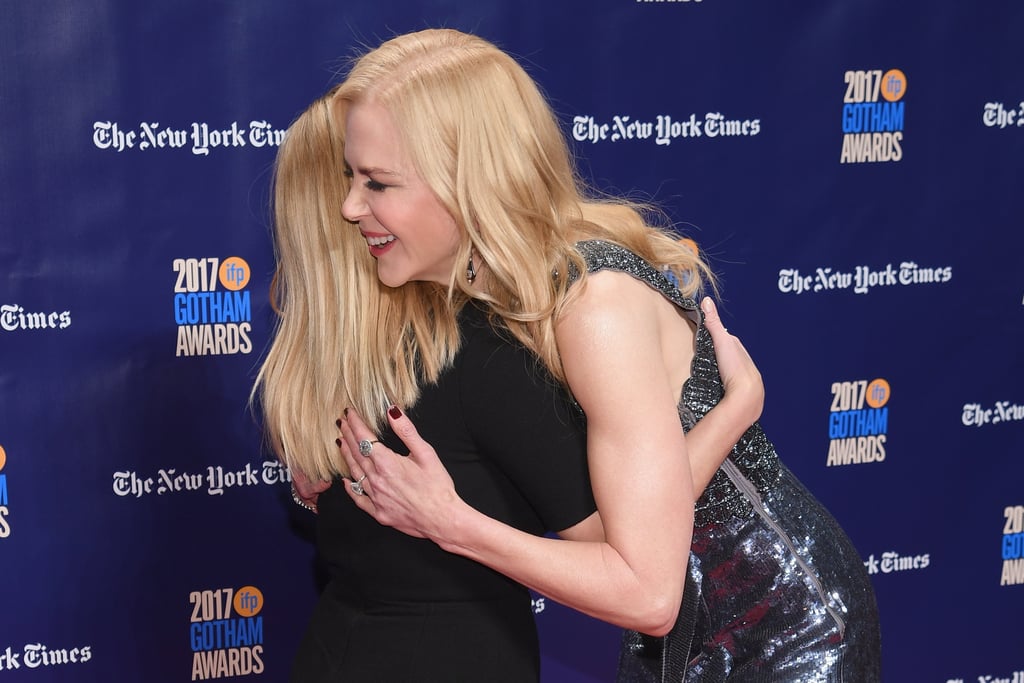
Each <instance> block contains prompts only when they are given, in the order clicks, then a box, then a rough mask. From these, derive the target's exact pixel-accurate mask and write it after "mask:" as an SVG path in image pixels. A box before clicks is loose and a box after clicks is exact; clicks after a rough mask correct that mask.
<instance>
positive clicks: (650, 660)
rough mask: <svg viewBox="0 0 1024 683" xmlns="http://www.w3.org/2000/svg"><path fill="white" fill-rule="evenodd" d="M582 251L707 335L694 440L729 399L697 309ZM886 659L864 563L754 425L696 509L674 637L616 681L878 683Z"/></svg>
mask: <svg viewBox="0 0 1024 683" xmlns="http://www.w3.org/2000/svg"><path fill="white" fill-rule="evenodd" d="M577 249H578V250H579V251H580V253H581V254H582V255H583V256H584V258H585V260H586V262H587V267H588V271H589V272H596V271H599V270H616V271H622V272H626V273H629V274H630V275H632V276H634V277H636V278H638V279H640V280H642V281H644V282H646V283H647V284H648V285H650V286H651V287H652V288H654V289H655V290H657V291H659V292H661V293H662V294H663V295H665V297H666V298H668V299H669V300H670V301H672V302H673V303H675V304H676V305H677V306H679V307H680V308H681V309H683V310H685V311H687V313H688V314H689V315H690V316H691V317H692V318H693V319H694V321H695V322H697V323H698V329H697V342H696V353H695V356H694V360H693V365H692V368H691V377H690V379H689V380H687V382H686V383H685V385H684V386H683V393H682V400H681V402H680V405H679V417H680V420H681V421H682V424H683V427H684V429H685V430H687V431H689V430H690V429H691V428H692V427H693V426H694V425H695V424H696V423H697V421H698V420H700V419H701V418H702V417H703V416H704V415H706V414H707V413H708V412H709V411H710V410H711V409H712V408H713V407H714V406H715V405H716V404H717V403H718V402H719V401H720V400H721V398H722V394H723V386H722V380H721V377H720V376H719V374H718V364H717V362H716V360H715V352H714V346H713V344H712V341H711V335H710V333H709V332H708V331H707V329H706V328H705V327H704V325H703V315H702V314H701V313H700V311H699V308H698V307H697V305H696V302H694V301H693V300H692V299H687V298H685V297H683V296H681V295H680V293H679V291H678V290H677V289H676V288H675V287H674V286H673V285H672V283H671V282H670V281H669V280H668V278H666V277H665V276H664V275H662V273H660V272H659V271H658V270H657V269H655V268H653V267H652V266H650V265H649V264H648V263H646V262H645V261H644V260H642V259H641V258H640V257H638V256H636V255H635V254H633V253H632V252H629V251H627V250H625V249H622V248H621V247H618V246H616V245H613V244H609V243H607V242H602V241H597V240H595V241H588V242H581V243H579V244H577ZM880 658H881V644H880V638H879V626H878V611H877V607H876V603H875V595H874V591H873V589H872V586H871V581H870V579H869V578H868V575H867V571H866V570H865V568H864V565H863V562H862V561H861V559H860V556H859V554H858V553H857V551H856V549H855V548H854V547H853V544H852V543H851V542H850V539H849V538H848V537H847V536H846V534H845V533H844V532H843V530H842V529H841V528H840V526H839V524H838V523H837V522H836V520H835V519H834V518H833V517H832V515H830V514H829V513H828V511H827V510H825V508H824V507H823V506H822V505H821V504H820V503H819V502H818V501H817V500H815V498H814V496H812V495H811V494H810V492H808V491H807V489H806V488H805V487H804V486H803V485H802V484H801V483H800V482H799V481H798V480H797V479H796V477H794V476H793V474H792V473H791V472H790V471H789V470H788V469H787V468H786V467H785V466H784V465H783V464H782V463H781V462H780V461H779V458H778V456H777V455H776V453H775V449H774V447H773V446H772V444H771V442H769V441H768V439H767V438H766V437H765V434H764V432H763V430H762V429H761V427H760V425H759V424H755V425H753V426H752V427H751V428H750V429H748V430H747V432H746V433H745V434H744V435H743V437H742V438H741V439H740V441H739V443H737V444H736V446H734V447H733V450H732V453H730V455H729V457H728V459H726V461H725V463H724V464H723V465H722V467H721V468H720V469H719V470H718V472H717V473H716V474H715V476H714V478H713V479H712V480H711V483H710V484H709V485H708V487H707V488H706V489H705V491H704V493H703V495H701V497H700V498H699V499H698V500H697V504H696V509H695V520H694V532H693V543H692V545H691V548H690V562H689V565H688V566H687V581H686V588H685V592H684V595H683V603H682V607H681V609H680V613H679V618H678V620H677V622H676V625H675V627H674V628H673V629H672V631H671V632H670V633H669V634H668V635H667V636H664V637H660V638H655V637H651V636H646V635H643V634H640V633H636V632H632V631H627V632H626V633H625V634H624V637H623V643H622V652H621V654H620V657H619V673H618V680H619V681H620V682H623V683H627V682H628V683H634V682H639V681H687V682H696V681H701V682H709V681H749V682H761V681H765V682H767V681H785V682H789V681H792V682H797V681H799V682H800V683H811V682H815V683H816V682H819V681H820V682H829V683H833V682H844V683H872V682H873V681H878V680H879V676H880V674H879V665H880Z"/></svg>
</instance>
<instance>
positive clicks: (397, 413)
mask: <svg viewBox="0 0 1024 683" xmlns="http://www.w3.org/2000/svg"><path fill="white" fill-rule="evenodd" d="M388 415H390V416H391V417H392V418H394V419H396V420H397V419H398V418H400V417H402V411H401V410H400V409H399V408H398V406H391V407H390V408H388Z"/></svg>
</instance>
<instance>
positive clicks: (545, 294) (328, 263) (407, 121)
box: [254, 29, 711, 478]
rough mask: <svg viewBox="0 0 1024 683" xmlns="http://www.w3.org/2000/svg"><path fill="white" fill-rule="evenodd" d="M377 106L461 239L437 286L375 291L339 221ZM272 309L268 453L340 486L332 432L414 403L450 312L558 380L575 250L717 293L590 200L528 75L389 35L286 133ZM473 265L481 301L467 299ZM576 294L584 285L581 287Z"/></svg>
mask: <svg viewBox="0 0 1024 683" xmlns="http://www.w3.org/2000/svg"><path fill="white" fill-rule="evenodd" d="M371 101H372V102H374V103H375V104H378V105H382V106H383V107H385V108H386V109H387V110H388V111H389V113H390V114H391V115H392V116H393V118H394V122H395V124H396V128H397V130H398V131H399V134H400V136H401V140H399V141H398V142H399V144H400V145H401V146H402V147H403V149H404V150H405V152H406V153H407V154H408V156H409V159H410V161H411V163H412V165H413V167H414V168H415V169H416V170H417V172H418V173H419V175H420V177H421V178H422V179H423V180H424V182H425V183H426V184H427V186H428V187H430V188H431V190H432V191H433V192H434V194H435V195H436V196H437V198H438V200H439V201H440V202H441V204H442V205H443V206H444V207H445V208H446V209H447V211H448V212H449V213H450V214H451V215H452V216H453V218H454V219H455V222H456V224H457V226H458V228H459V232H460V235H461V240H460V244H459V246H458V250H457V252H456V257H455V261H454V262H455V264H456V266H455V268H454V269H453V271H452V273H451V276H450V278H449V281H448V285H447V287H445V286H443V285H439V284H437V283H430V282H410V283H408V284H405V285H403V286H401V287H398V288H389V287H385V286H384V285H382V284H381V283H380V281H379V280H378V279H377V275H376V267H375V264H374V260H373V258H372V257H371V256H370V255H369V252H368V250H367V248H366V244H365V240H364V239H363V238H362V236H361V235H360V234H359V232H358V230H356V229H355V228H354V227H353V226H352V225H350V224H348V223H346V222H345V221H344V219H343V218H342V214H341V205H342V202H343V201H344V198H345V196H346V195H347V193H348V189H349V182H350V181H349V179H348V178H346V177H345V175H344V173H343V169H344V167H345V164H344V157H343V153H344V145H345V131H344V125H343V123H344V121H345V116H346V114H347V111H348V108H349V107H350V106H352V105H353V104H356V103H361V102H371ZM274 202H275V222H276V225H275V229H276V249H277V261H278V267H277V272H276V274H275V282H274V285H273V290H274V292H273V293H274V299H275V301H276V302H277V304H278V309H279V313H280V317H279V321H278V327H277V331H276V335H275V338H274V342H273V344H272V346H271V348H270V351H269V352H268V355H267V358H266V361H265V362H264V364H263V367H262V368H261V370H260V373H259V376H258V377H257V381H256V386H255V387H254V395H255V393H257V392H258V393H259V394H260V396H261V398H262V407H263V413H264V419H265V423H266V426H267V432H268V435H269V437H270V441H271V445H272V447H273V448H274V449H275V451H276V452H277V454H278V455H279V457H281V458H282V460H283V461H284V462H285V463H286V464H287V465H288V466H289V467H297V468H298V469H300V470H301V471H303V472H304V473H306V474H308V475H310V476H318V477H322V478H327V477H330V476H331V475H334V474H339V473H340V474H345V468H344V463H343V461H342V460H341V458H340V456H339V454H338V452H337V447H336V446H335V445H334V439H335V438H336V436H337V429H336V427H335V424H334V421H335V419H336V418H337V416H338V415H339V414H340V412H341V411H342V410H343V409H344V408H346V407H355V408H356V409H358V410H359V412H360V414H362V415H363V416H364V417H366V418H368V420H369V421H370V423H371V424H375V425H376V426H377V427H380V426H382V425H383V424H384V423H385V412H386V410H387V408H388V407H389V406H390V404H392V403H396V404H398V405H401V406H410V405H412V404H414V403H415V402H416V400H417V399H418V397H419V393H420V387H421V386H422V385H423V384H424V383H431V382H434V381H436V380H437V378H438V376H439V374H440V373H441V371H442V370H444V369H445V368H446V367H448V366H449V365H450V364H451V362H452V360H453V358H454V356H455V353H456V352H457V351H458V347H459V332H458V326H457V323H456V315H457V313H458V311H459V309H460V308H461V307H462V306H463V305H464V304H465V303H466V301H467V300H468V299H470V298H473V299H478V300H481V301H485V302H487V303H488V304H489V305H490V309H491V311H492V312H493V315H494V316H496V317H498V318H500V320H501V323H502V324H503V325H504V326H505V327H507V328H508V330H509V331H510V332H511V334H513V335H514V336H515V338H516V339H518V340H519V341H520V342H521V343H523V344H524V345H525V346H526V347H527V348H529V349H530V350H531V351H533V352H534V353H535V354H536V355H537V357H538V358H540V360H541V361H542V362H543V363H544V365H545V366H546V367H547V368H548V369H549V370H550V372H551V374H552V376H553V377H555V378H556V379H557V380H559V381H564V378H565V375H564V372H563V370H562V363H561V359H560V357H559V355H558V348H557V346H556V343H555V322H556V320H557V319H558V317H559V314H560V312H561V310H562V308H563V307H564V306H565V305H566V303H567V301H568V300H569V285H570V277H569V273H570V272H572V271H575V272H578V273H583V274H585V272H586V267H585V264H584V263H583V261H582V258H581V256H580V255H579V254H578V253H577V252H576V251H575V249H574V248H573V244H574V243H575V242H576V241H578V240H580V239H604V240H608V241H610V242H615V243H617V244H620V245H622V246H624V247H626V248H628V249H630V250H631V251H633V252H635V253H637V254H639V255H640V256H641V257H643V258H644V259H645V260H647V261H648V262H650V263H652V264H655V265H656V266H658V267H661V268H664V269H666V270H669V271H672V272H673V273H674V274H675V275H676V276H677V279H678V280H679V281H680V282H681V283H682V290H683V294H684V295H686V296H696V294H697V293H698V291H699V290H700V289H701V287H702V285H703V283H704V282H705V281H708V280H709V279H711V273H710V271H709V269H708V268H707V266H706V264H705V263H704V262H703V261H701V259H700V258H699V257H698V256H697V255H696V254H694V253H693V251H691V249H690V248H688V247H686V246H684V245H683V244H681V243H680V242H679V239H678V236H677V235H675V234H674V233H672V232H671V230H669V229H667V228H665V227H654V226H652V225H651V224H650V221H649V219H650V212H649V211H648V207H645V206H641V205H638V204H635V203H633V202H628V201H625V200H622V199H612V198H597V197H596V196H595V194H594V193H593V192H588V191H586V190H584V186H583V184H582V183H581V182H580V181H579V178H578V176H577V173H576V171H575V168H574V166H573V163H572V159H571V156H570V154H569V149H568V147H567V144H566V141H565V138H564V136H563V135H562V133H561V130H560V129H559V127H558V123H557V121H556V118H555V116H554V114H553V112H552V111H551V108H550V106H549V105H548V103H547V101H546V100H545V98H544V96H543V95H542V94H541V92H540V90H539V89H538V87H537V84H536V83H535V82H534V81H533V80H532V79H531V78H530V77H529V76H528V75H527V74H526V72H525V71H524V70H523V68H522V67H521V66H520V65H519V64H518V63H517V62H516V61H515V60H514V59H512V58H511V57H510V56H509V55H507V54H506V53H504V52H502V51H501V50H500V49H498V48H497V47H495V46H494V45H493V44H491V43H489V42H487V41H485V40H483V39H481V38H479V37H476V36H472V35H468V34H465V33H460V32H458V31H454V30H450V29H432V30H426V31H420V32H417V33H410V34H406V35H402V36H399V37H396V38H393V39H391V40H389V41H387V42H385V43H383V44H382V45H381V46H380V47H378V48H376V49H374V50H372V51H370V52H368V53H367V54H366V55H364V56H363V57H361V58H360V59H359V60H358V61H357V62H356V63H355V65H354V66H353V68H352V70H351V71H350V73H349V75H348V77H347V78H346V79H345V81H344V82H343V83H341V84H340V85H339V86H338V87H336V88H335V89H334V90H333V91H332V92H330V93H328V94H327V95H326V96H324V97H323V98H321V99H319V100H317V101H316V102H314V103H313V104H312V105H311V106H310V107H309V109H307V110H306V111H305V112H304V113H303V114H302V115H301V116H300V117H299V118H298V119H297V120H296V122H295V123H294V124H293V125H292V126H291V128H289V131H288V135H287V136H286V139H285V141H284V143H283V144H282V146H281V148H280V150H279V152H278V158H277V164H276V168H275V188H274ZM470 254H474V257H475V258H476V259H477V264H478V265H480V266H482V267H485V268H486V270H487V276H486V278H487V288H486V291H482V290H480V289H478V288H474V287H473V286H472V284H471V283H470V282H469V281H468V280H467V278H466V268H465V264H466V263H468V261H469V258H470ZM576 289H578V287H577V288H576Z"/></svg>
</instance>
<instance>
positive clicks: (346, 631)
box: [291, 304, 596, 683]
mask: <svg viewBox="0 0 1024 683" xmlns="http://www.w3.org/2000/svg"><path fill="white" fill-rule="evenodd" d="M459 324H460V331H461V333H462V337H463V342H462V346H461V348H460V351H459V353H458V356H457V357H456V360H455V362H454V365H453V367H451V368H449V369H448V370H446V371H445V372H444V373H443V375H442V377H441V378H440V379H439V381H438V382H437V383H436V384H434V385H431V386H427V387H424V390H423V392H422V395H421V397H420V400H419V401H418V402H417V404H416V405H415V406H412V407H409V408H407V409H406V413H407V414H408V415H409V417H410V418H411V419H412V421H413V423H414V424H415V425H416V427H417V429H418V430H419V432H420V434H421V435H422V436H423V437H424V438H425V439H426V440H427V441H428V442H429V443H431V444H432V445H433V446H434V447H435V449H436V450H437V452H438V453H439V454H440V456H441V459H442V461H443V463H444V465H445V467H446V468H447V469H448V471H449V473H450V474H451V476H452V479H453V480H454V481H455V487H456V490H457V491H458V493H459V495H460V496H461V497H462V498H463V499H464V500H465V501H466V502H467V503H469V504H470V505H472V506H473V507H475V508H476V509H478V510H480V511H481V512H483V513H484V514H487V515H489V516H491V517H493V518H495V519H499V520H501V521H503V522H506V523H508V524H511V525H512V526H515V527H517V528H519V529H522V530H524V531H528V532H530V533H534V534H543V533H545V532H547V531H557V530H561V529H565V528H567V527H570V526H572V525H574V524H576V523H577V522H580V521H582V520H583V519H584V518H586V517H587V516H589V515H590V514H591V513H593V512H594V511H595V509H596V506H595V503H594V499H593V494H592V493H591V489H590V476H589V472H588V470H587V463H586V436H585V431H584V426H583V423H582V417H581V416H580V415H579V414H578V413H577V412H576V410H575V408H574V407H573V404H572V401H571V399H570V398H569V396H568V395H567V393H566V392H564V391H563V390H561V389H560V388H559V387H558V385H557V383H556V382H554V381H553V380H552V379H551V378H550V376H549V375H548V374H547V373H546V371H544V370H543V369H542V366H541V365H540V364H539V362H538V361H537V360H536V359H535V358H534V357H533V356H532V355H531V354H530V353H529V352H527V351H526V350H524V349H523V348H522V347H521V346H519V345H518V344H516V343H514V342H513V341H511V340H510V339H511V338H510V337H509V338H505V337H504V336H503V335H502V334H500V333H499V332H496V331H495V330H494V329H493V328H492V327H491V325H490V324H489V322H488V320H487V317H486V314H485V312H484V311H483V310H481V309H479V308H477V307H476V306H475V305H473V304H469V305H467V306H466V307H465V308H464V310H463V311H462V312H461V314H460V319H459ZM381 440H382V441H383V442H384V443H385V444H386V445H387V446H389V447H390V448H392V449H394V450H395V451H396V452H397V453H405V452H406V451H407V449H406V448H405V446H404V445H403V444H402V443H401V442H400V441H399V440H398V439H397V438H396V437H395V435H394V434H393V433H392V432H391V431H390V430H387V431H386V432H385V433H384V434H382V435H381ZM381 457H383V456H381ZM345 485H346V482H342V481H340V480H339V481H336V482H335V483H334V485H333V486H332V487H331V488H330V489H328V490H327V491H326V492H324V493H322V494H321V495H320V499H319V505H318V508H319V515H318V516H317V550H318V552H319V555H320V556H321V558H322V559H323V561H324V562H325V564H326V567H327V570H328V573H329V578H330V580H329V583H328V584H327V586H326V588H325V589H324V591H323V593H322V595H321V597H320V600H319V602H318V603H317V606H316V609H315V611H314V613H313V616H312V618H311V619H310V623H309V626H308V628H307V631H306V634H305V636H304V638H303V640H302V642H301V644H300V647H299V651H298V653H297V654H296V656H295V659H294V664H293V669H292V676H291V680H292V681H293V683H320V682H327V681H330V682H332V683H334V682H338V681H344V682H346V683H349V682H356V683H358V682H361V681H386V682H388V683H391V682H399V681H416V682H430V681H445V682H448V681H467V682H473V683H476V682H478V681H488V682H497V683H501V682H508V683H523V682H529V681H536V680H538V679H539V670H540V651H539V646H538V642H537V631H536V626H535V623H534V617H533V610H532V608H531V602H530V594H529V592H528V591H527V590H526V589H525V588H524V587H523V586H521V585H519V584H518V583H516V582H514V581H512V580H510V579H508V578H507V577H505V576H503V575H501V574H499V573H497V572H494V571H492V570H490V569H488V568H487V567H484V566H483V565H481V564H478V563H476V562H473V561H471V560H468V559H466V558H463V557H460V556H458V555H454V554H451V553H447V552H445V551H443V550H441V549H440V548H439V547H438V546H437V545H435V544H434V543H433V542H431V541H429V540H425V539H420V538H413V537H411V536H406V535H405V534H403V533H401V532H399V531H396V530H394V529H391V528H388V527H384V526H381V525H380V524H378V523H377V522H376V521H374V519H373V518H372V517H370V516H369V515H367V514H366V513H364V512H362V511H361V510H359V509H358V508H357V507H356V506H355V504H354V503H353V502H352V501H351V500H350V499H349V498H348V496H347V495H346V493H345V491H344V489H343V486H345Z"/></svg>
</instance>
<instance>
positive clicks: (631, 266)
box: [570, 240, 704, 324]
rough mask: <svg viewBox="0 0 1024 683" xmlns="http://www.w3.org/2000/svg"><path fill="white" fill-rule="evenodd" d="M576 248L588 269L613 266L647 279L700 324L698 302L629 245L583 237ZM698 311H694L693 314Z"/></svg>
mask: <svg viewBox="0 0 1024 683" xmlns="http://www.w3.org/2000/svg"><path fill="white" fill-rule="evenodd" d="M575 246H576V251H578V252H579V253H580V255H581V256H582V257H583V260H584V261H586V263H587V272H589V273H596V272H598V271H601V270H616V271H619V272H623V273H628V274H630V275H632V276H633V277H635V278H636V279H637V280H640V281H642V282H644V283H646V284H647V285H648V286H649V287H650V288H651V289H653V290H655V291H657V292H660V293H661V294H662V295H664V297H665V298H666V299H668V300H669V301H671V302H672V303H674V304H675V305H676V306H679V308H681V309H683V310H684V311H687V312H688V313H690V314H691V315H690V317H691V318H693V319H694V322H696V323H698V324H701V323H703V322H704V316H703V315H701V314H700V309H699V308H698V307H697V302H696V301H694V300H693V299H691V298H689V297H685V296H683V295H682V294H681V293H680V292H679V288H678V287H677V285H676V284H675V283H673V282H672V280H670V279H669V277H668V276H667V275H666V274H665V273H663V272H661V271H660V270H658V269H657V268H655V267H654V266H652V265H651V264H650V263H648V262H647V261H645V260H643V259H642V258H640V257H639V256H637V255H636V254H634V253H633V252H631V251H630V250H629V249H626V248H625V247H621V246H619V245H617V244H613V243H611V242H605V241H604V240H585V241H582V242H577V243H576V245H575ZM578 277H579V274H578V273H570V278H571V279H573V280H575V279H577V278H578ZM694 314H697V315H694Z"/></svg>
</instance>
